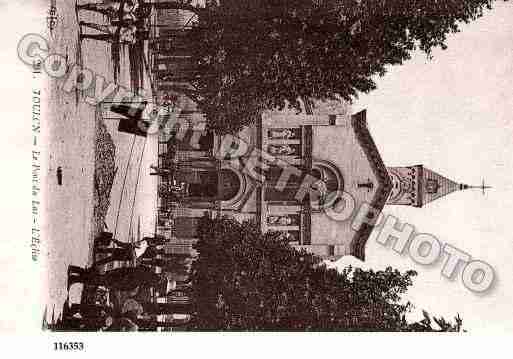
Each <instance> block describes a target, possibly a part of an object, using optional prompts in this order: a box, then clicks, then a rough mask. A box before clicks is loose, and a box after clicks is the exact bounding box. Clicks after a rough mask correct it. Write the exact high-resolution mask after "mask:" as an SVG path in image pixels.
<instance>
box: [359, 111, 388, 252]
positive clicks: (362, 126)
mask: <svg viewBox="0 0 513 359" xmlns="http://www.w3.org/2000/svg"><path fill="white" fill-rule="evenodd" d="M351 124H352V126H353V128H354V131H355V133H356V137H357V139H358V141H359V143H360V145H361V146H362V148H363V150H364V152H365V155H366V156H367V159H368V161H369V163H370V164H371V167H372V171H373V172H374V174H375V176H376V178H377V179H378V184H377V185H378V187H377V189H376V192H375V194H374V197H373V198H372V201H371V203H369V205H370V206H371V207H372V208H374V209H375V210H377V211H379V212H381V211H382V210H383V207H384V206H385V203H386V201H387V199H388V197H389V195H390V192H391V191H392V181H391V179H390V177H389V175H388V171H387V168H386V166H385V164H384V163H383V160H382V158H381V155H380V153H379V151H378V148H377V147H376V144H375V143H374V140H373V139H372V136H371V134H370V132H369V129H368V128H367V110H363V111H360V112H358V113H357V114H355V115H353V116H352V117H351ZM373 228H374V227H373V226H370V225H368V224H363V225H362V226H361V228H360V230H359V231H358V232H357V235H356V237H354V239H353V241H352V243H351V255H353V256H355V257H356V258H358V259H360V260H364V259H365V244H366V243H367V240H368V239H369V236H370V234H371V233H372V231H373Z"/></svg>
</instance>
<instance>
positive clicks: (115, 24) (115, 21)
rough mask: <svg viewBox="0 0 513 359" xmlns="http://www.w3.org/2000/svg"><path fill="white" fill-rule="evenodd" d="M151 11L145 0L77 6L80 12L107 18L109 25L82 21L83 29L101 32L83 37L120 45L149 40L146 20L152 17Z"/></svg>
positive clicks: (114, 1)
mask: <svg viewBox="0 0 513 359" xmlns="http://www.w3.org/2000/svg"><path fill="white" fill-rule="evenodd" d="M151 9H152V8H151V6H150V5H148V4H144V1H143V0H104V1H102V2H100V3H87V4H82V5H77V10H78V11H90V12H95V13H99V14H101V15H103V16H105V17H106V18H107V23H103V24H98V23H92V22H86V21H80V22H79V24H80V26H81V27H82V26H83V27H86V28H89V29H94V30H97V31H99V32H98V33H88V34H82V35H81V37H82V39H93V40H100V41H107V42H111V43H120V44H135V43H136V42H137V41H142V40H145V39H148V37H149V30H148V28H147V23H146V19H147V18H148V17H149V16H150V14H151Z"/></svg>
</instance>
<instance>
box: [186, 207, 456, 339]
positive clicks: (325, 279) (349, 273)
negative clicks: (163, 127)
mask: <svg viewBox="0 0 513 359" xmlns="http://www.w3.org/2000/svg"><path fill="white" fill-rule="evenodd" d="M196 249H197V250H198V251H199V257H198V259H197V260H196V261H195V262H194V263H193V266H192V272H191V283H192V292H191V297H192V302H193V317H194V325H193V327H191V328H190V329H192V330H289V331H290V330H302V331H306V330H308V331H316V330H326V331H335V330H337V331H340V330H343V331H352V330H359V331H370V330H373V331H408V330H411V331H413V330H429V328H430V326H429V324H430V323H428V324H426V323H420V324H417V323H416V324H408V323H407V322H406V320H405V314H406V313H407V312H408V311H409V309H410V307H411V304H410V303H402V302H401V295H402V294H403V293H404V292H405V291H406V290H407V288H408V286H410V285H411V284H412V277H413V276H414V275H415V273H414V272H412V271H410V272H407V273H404V274H401V273H400V272H399V271H397V270H392V269H391V268H388V269H386V270H385V271H376V272H375V271H363V270H359V269H356V270H352V269H347V270H345V271H344V272H342V273H339V272H337V271H336V270H334V269H328V268H326V266H325V265H324V264H322V262H321V259H320V258H318V257H316V256H314V255H312V254H309V253H307V252H306V251H304V250H302V251H298V250H295V249H293V248H292V247H290V246H289V244H288V243H287V242H286V241H284V240H283V239H282V236H280V235H279V233H267V234H261V233H260V230H259V229H258V228H257V227H256V226H255V225H254V224H252V223H249V222H246V223H239V222H236V221H235V220H233V219H230V218H220V219H209V218H208V217H204V218H203V219H202V220H201V222H200V225H199V241H198V243H197V245H196ZM437 320H440V323H444V325H445V326H444V327H443V328H441V329H444V330H452V329H457V326H455V325H452V324H451V323H449V322H446V321H444V320H443V319H437ZM442 321H443V322H442ZM431 330H434V329H433V328H431Z"/></svg>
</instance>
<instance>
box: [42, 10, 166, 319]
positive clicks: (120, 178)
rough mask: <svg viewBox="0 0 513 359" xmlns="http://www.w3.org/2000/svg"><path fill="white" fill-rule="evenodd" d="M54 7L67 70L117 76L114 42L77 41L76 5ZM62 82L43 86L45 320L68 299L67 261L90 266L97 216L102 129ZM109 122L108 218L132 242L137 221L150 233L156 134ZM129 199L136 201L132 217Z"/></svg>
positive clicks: (76, 290)
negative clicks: (111, 173)
mask: <svg viewBox="0 0 513 359" xmlns="http://www.w3.org/2000/svg"><path fill="white" fill-rule="evenodd" d="M79 3H80V2H79ZM56 5H57V9H58V16H59V19H58V22H57V26H56V28H55V29H54V30H53V33H52V35H51V37H50V46H51V50H52V52H54V53H59V54H62V55H64V56H67V59H68V65H69V66H70V67H72V66H73V65H74V64H76V63H81V64H82V66H83V67H85V68H89V69H91V70H92V71H93V73H95V74H100V75H102V76H104V77H105V79H106V80H107V82H108V81H112V79H113V71H112V68H113V66H112V61H111V55H110V46H108V45H106V44H104V43H101V42H97V41H93V40H86V41H84V42H82V45H81V46H80V45H79V41H78V22H77V16H76V13H75V2H74V1H68V0H58V1H57V3H56ZM80 17H81V19H82V20H85V21H89V22H103V21H105V20H104V19H103V18H102V17H101V16H96V15H95V14H91V13H83V14H80ZM125 61H126V59H125ZM123 63H126V62H124V61H123V58H122V64H121V75H120V78H119V80H118V83H119V84H120V85H122V86H127V87H128V86H129V84H130V79H129V76H128V70H127V69H126V68H125V67H124V66H123ZM62 84H63V82H62V80H58V79H50V80H49V82H48V85H47V89H46V93H47V95H48V98H49V103H48V105H47V109H46V110H45V111H46V112H45V116H44V117H45V119H46V124H45V126H46V132H45V133H44V136H45V142H46V143H47V145H46V148H45V153H46V154H47V157H46V158H45V168H46V176H45V181H44V191H43V192H44V193H45V199H44V207H43V210H44V212H43V213H45V218H44V222H45V224H44V226H43V230H44V233H45V234H44V236H45V238H47V239H46V243H47V246H48V248H47V250H46V253H45V254H46V256H47V258H45V261H46V266H47V268H48V275H49V277H48V286H47V288H48V293H47V298H46V307H47V309H48V310H47V316H48V320H50V316H51V315H52V312H53V315H54V317H55V318H57V317H58V316H59V315H60V310H61V309H62V305H63V303H64V301H65V300H66V298H67V296H68V292H67V275H66V273H67V267H68V265H69V264H74V265H79V266H86V265H88V264H90V257H91V246H92V239H93V238H94V235H95V233H96V232H97V230H98V226H97V223H95V221H94V218H93V208H94V205H95V201H97V198H95V195H94V194H95V188H94V168H95V161H94V159H95V148H96V146H95V141H96V137H97V129H98V128H99V127H98V126H97V122H96V121H97V120H96V117H95V114H96V111H97V107H95V106H91V105H89V104H87V103H85V102H84V101H83V99H84V96H83V94H80V93H79V94H76V93H71V94H68V93H65V92H63V91H62V90H61V86H62ZM77 100H78V101H77ZM105 124H106V127H107V130H108V132H109V133H110V135H111V136H112V139H113V142H114V145H115V148H116V158H115V166H116V167H117V168H118V171H117V175H116V177H115V178H114V183H113V187H112V192H111V197H110V207H109V209H108V211H107V214H106V218H105V223H106V225H107V227H108V229H109V230H110V231H114V230H116V232H117V237H118V239H120V240H123V241H128V240H129V229H130V227H131V230H132V232H133V233H134V234H135V233H136V232H137V229H138V223H140V231H141V234H142V235H145V234H150V233H152V232H153V228H154V217H155V216H154V213H155V206H156V178H154V177H150V176H149V166H150V164H152V163H154V162H155V161H156V149H157V139H156V136H150V137H148V139H147V141H146V144H145V140H144V139H143V138H141V137H138V138H136V139H135V141H134V136H132V135H127V134H122V133H118V132H117V124H118V121H113V120H105ZM132 143H134V145H133V151H132V155H131V156H130V152H131V151H130V149H131V147H132ZM143 148H144V152H143ZM141 155H142V156H141ZM139 163H140V166H139ZM59 166H60V167H61V168H62V174H63V180H62V185H58V183H57V176H56V170H57V167H59ZM139 168H140V173H139ZM125 174H126V180H125ZM138 177H139V180H138ZM123 184H124V186H123ZM134 195H136V198H135V200H134ZM132 203H135V205H134V211H133V215H132ZM118 208H119V216H118ZM116 222H117V226H116ZM130 223H132V225H130ZM80 294H81V288H80V285H74V286H73V287H72V288H71V291H70V299H71V301H72V302H75V301H78V300H80ZM43 310H44V309H43V308H42V312H43Z"/></svg>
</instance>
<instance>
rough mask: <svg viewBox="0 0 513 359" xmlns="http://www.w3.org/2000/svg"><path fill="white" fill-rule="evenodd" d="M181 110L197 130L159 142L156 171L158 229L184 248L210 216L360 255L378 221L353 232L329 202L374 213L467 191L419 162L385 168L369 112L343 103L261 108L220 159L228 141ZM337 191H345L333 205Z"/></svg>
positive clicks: (330, 253)
mask: <svg viewBox="0 0 513 359" xmlns="http://www.w3.org/2000/svg"><path fill="white" fill-rule="evenodd" d="M180 116H181V117H182V119H183V118H184V116H188V117H189V118H188V119H187V122H188V123H193V124H194V126H192V127H191V129H190V130H189V131H187V133H184V134H183V135H182V136H178V137H180V138H178V140H177V135H176V133H173V134H171V136H167V137H165V138H164V137H163V138H162V139H161V149H160V156H159V158H160V160H159V166H158V168H156V169H155V170H156V172H155V173H154V174H156V175H159V176H160V179H161V181H160V183H161V184H160V186H159V198H160V199H159V201H160V204H159V219H158V232H159V233H161V234H164V235H166V233H167V235H169V236H172V237H173V238H174V241H173V242H174V243H178V242H179V243H180V244H181V245H182V246H186V247H188V248H191V246H192V245H193V243H194V242H195V241H196V228H197V224H198V221H199V219H200V218H201V217H202V216H204V215H205V214H206V213H207V214H209V215H212V216H218V215H229V216H232V217H234V218H236V219H238V220H240V221H243V220H253V221H255V222H256V223H257V224H258V225H259V226H260V228H261V229H262V231H264V232H266V231H279V232H281V233H282V234H283V235H284V236H285V237H286V238H287V239H288V240H289V242H290V244H291V245H292V246H294V247H296V248H304V249H306V250H307V251H309V252H311V253H315V254H317V255H319V256H321V257H323V258H325V259H331V260H336V259H338V258H340V257H342V256H345V255H352V256H355V257H357V258H359V259H361V260H364V258H365V244H366V242H367V239H368V237H369V236H370V233H371V232H372V229H373V228H372V226H371V225H368V224H366V223H364V224H363V225H361V226H359V227H358V228H356V229H355V228H354V225H352V222H353V221H352V220H351V218H348V219H347V220H343V221H337V220H333V219H332V218H331V217H330V216H328V215H327V214H326V206H327V205H329V206H333V209H334V210H336V211H339V210H344V207H347V206H351V207H352V208H353V209H354V212H355V213H356V212H357V210H358V209H359V208H360V207H361V206H362V205H364V204H366V205H368V206H369V207H370V208H372V209H373V211H372V212H369V213H368V214H367V215H368V216H369V219H372V217H375V216H377V214H378V213H379V212H380V211H382V209H383V207H384V206H385V205H409V206H414V207H422V206H423V205H425V204H427V203H429V202H431V201H434V200H436V199H438V198H441V197H443V196H445V195H447V194H449V193H451V192H454V191H457V190H462V189H466V188H469V186H466V185H463V184H458V183H456V182H453V181H451V180H449V179H447V178H445V177H443V176H441V175H439V174H437V173H436V172H434V171H431V170H429V169H427V168H425V167H423V166H422V165H416V166H411V167H386V165H385V164H384V162H383V160H382V158H381V156H380V153H379V150H378V148H377V147H376V145H375V143H374V141H373V139H372V136H371V133H370V132H369V129H368V128H367V119H366V111H362V112H359V113H357V114H353V115H351V114H349V108H348V106H346V105H344V104H340V103H339V104H338V105H337V104H336V105H333V104H328V105H327V106H325V105H324V106H323V105H321V106H315V107H312V106H305V109H304V111H303V112H301V113H299V114H298V113H295V112H293V111H288V110H286V111H273V112H267V113H265V114H264V115H263V116H262V119H261V120H260V121H259V122H258V123H257V124H256V125H254V126H251V127H248V128H245V129H244V130H243V131H241V132H240V133H239V134H238V136H237V141H240V142H239V143H237V144H236V145H235V146H233V147H235V148H236V150H235V152H236V156H224V154H223V155H222V156H219V149H220V148H222V147H223V146H226V137H222V136H217V135H215V134H213V133H210V132H208V131H206V130H204V129H199V130H197V128H201V126H198V124H201V122H202V121H204V119H203V118H202V117H201V114H198V113H194V111H185V112H184V113H182V114H181V115H180ZM230 141H232V142H233V139H230V140H229V142H230ZM223 142H224V143H223ZM230 145H233V144H230ZM284 164H285V165H284ZM170 167H173V171H172V173H173V180H172V183H171V182H169V181H168V180H167V179H169V178H170V177H169V176H167V174H169V173H171V172H170ZM312 179H313V180H312ZM308 181H310V182H308ZM305 184H306V185H307V186H306V187H305ZM305 188H307V189H308V190H306V191H305ZM333 193H338V194H340V193H344V194H345V195H344V196H346V197H345V199H343V200H342V199H341V198H337V200H336V201H333V203H331V204H330V203H328V200H330V198H328V197H329V195H330V194H333ZM176 196H178V198H176ZM342 197H343V196H342ZM340 207H342V208H340ZM366 222H369V223H370V222H372V221H371V220H369V221H366Z"/></svg>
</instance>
